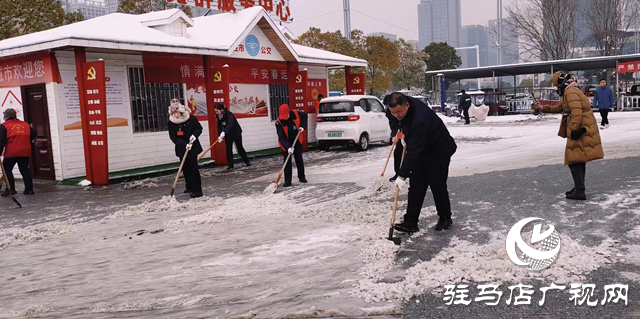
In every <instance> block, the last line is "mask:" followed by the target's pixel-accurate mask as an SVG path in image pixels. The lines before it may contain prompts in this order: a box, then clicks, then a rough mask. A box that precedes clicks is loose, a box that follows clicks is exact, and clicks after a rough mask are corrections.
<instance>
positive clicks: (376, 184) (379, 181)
mask: <svg viewBox="0 0 640 319" xmlns="http://www.w3.org/2000/svg"><path fill="white" fill-rule="evenodd" d="M394 147H396V143H393V144H391V149H390V150H389V156H387V162H386V163H385V164H384V168H383V169H382V174H380V177H379V178H378V179H377V180H376V181H375V182H373V190H374V191H376V192H377V191H379V190H380V189H381V188H382V186H383V184H384V172H386V171H387V165H389V159H391V154H392V153H393V148H394Z"/></svg>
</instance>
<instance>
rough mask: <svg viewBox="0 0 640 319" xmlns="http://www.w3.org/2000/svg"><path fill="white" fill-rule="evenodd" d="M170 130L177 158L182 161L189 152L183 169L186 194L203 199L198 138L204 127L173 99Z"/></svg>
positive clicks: (170, 109) (170, 110)
mask: <svg viewBox="0 0 640 319" xmlns="http://www.w3.org/2000/svg"><path fill="white" fill-rule="evenodd" d="M168 129H169V138H171V141H172V142H173V143H174V144H175V145H176V147H175V149H176V156H177V157H178V158H179V159H180V160H181V161H182V158H183V157H184V153H185V152H186V151H187V150H189V153H188V155H187V158H186V159H185V161H184V166H183V167H182V169H183V172H184V180H185V182H186V184H187V188H186V189H185V190H184V192H185V193H191V195H190V197H191V198H197V197H202V180H201V179H200V171H199V170H198V154H200V153H201V152H202V146H201V145H200V141H199V140H198V137H200V135H201V134H202V125H200V122H199V121H198V119H197V118H196V117H195V116H191V115H190V112H189V110H187V108H186V107H185V106H184V105H182V104H181V103H180V100H178V99H173V100H171V106H169V126H168ZM189 142H191V144H189Z"/></svg>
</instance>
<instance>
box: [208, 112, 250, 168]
mask: <svg viewBox="0 0 640 319" xmlns="http://www.w3.org/2000/svg"><path fill="white" fill-rule="evenodd" d="M215 110H216V115H217V116H218V143H222V139H224V143H225V145H226V146H227V163H228V165H229V166H228V167H227V169H228V170H231V169H233V143H236V148H237V149H238V154H240V157H241V158H242V161H243V162H244V164H245V165H247V166H251V163H249V158H248V157H247V152H246V151H245V150H244V147H243V146H242V128H241V127H240V123H238V120H237V119H236V116H235V115H233V113H231V112H230V111H229V110H227V108H226V107H225V106H224V105H222V104H216V107H215Z"/></svg>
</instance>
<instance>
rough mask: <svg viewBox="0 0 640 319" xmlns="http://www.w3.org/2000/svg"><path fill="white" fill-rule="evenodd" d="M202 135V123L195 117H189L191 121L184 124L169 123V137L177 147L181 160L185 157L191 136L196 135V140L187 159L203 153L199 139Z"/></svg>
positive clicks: (177, 154)
mask: <svg viewBox="0 0 640 319" xmlns="http://www.w3.org/2000/svg"><path fill="white" fill-rule="evenodd" d="M181 132H182V133H181ZM201 134H202V125H200V122H199V121H198V119H197V118H196V117H195V116H189V119H188V120H187V121H186V122H184V123H182V124H176V123H173V122H171V121H169V137H170V138H171V141H173V143H174V144H175V145H176V156H178V157H180V158H182V157H183V156H184V152H185V151H186V147H187V144H189V137H191V135H194V136H195V137H196V140H195V142H193V145H192V146H191V150H190V151H189V155H188V156H187V157H195V156H198V154H200V153H202V151H203V149H202V146H201V145H200V139H198V138H199V137H200V135H201Z"/></svg>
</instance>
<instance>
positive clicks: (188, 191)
mask: <svg viewBox="0 0 640 319" xmlns="http://www.w3.org/2000/svg"><path fill="white" fill-rule="evenodd" d="M182 193H184V194H189V193H191V190H190V189H185V190H184V192H182Z"/></svg>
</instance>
